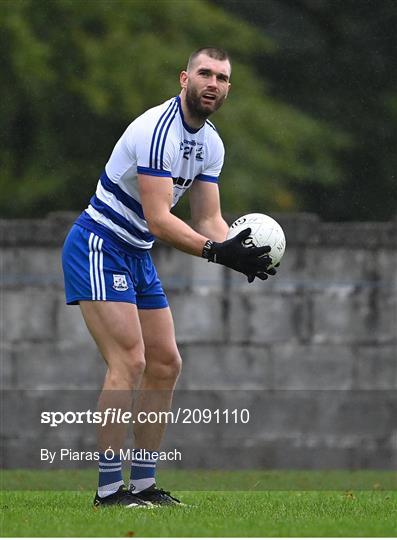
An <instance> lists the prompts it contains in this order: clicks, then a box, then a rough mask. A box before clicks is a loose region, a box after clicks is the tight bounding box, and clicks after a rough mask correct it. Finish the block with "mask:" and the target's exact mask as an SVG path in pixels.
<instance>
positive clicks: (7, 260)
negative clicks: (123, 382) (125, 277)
mask: <svg viewBox="0 0 397 540" xmlns="http://www.w3.org/2000/svg"><path fill="white" fill-rule="evenodd" d="M73 218H74V216H73V215H70V214H54V215H50V216H49V217H48V219H45V220H9V221H0V255H1V261H0V262H1V271H0V272H1V273H0V276H1V285H2V313H1V315H2V323H1V324H2V326H1V347H2V352H1V356H2V386H3V389H4V395H3V405H5V411H6V414H5V415H3V423H2V434H1V436H2V439H1V445H2V460H3V465H4V466H7V464H9V463H10V458H11V456H12V465H13V466H19V467H23V466H26V455H27V448H29V449H30V450H29V456H30V464H32V463H33V464H34V465H35V466H45V463H43V462H41V461H40V456H39V449H40V448H41V447H42V446H43V444H44V442H46V443H47V444H61V445H62V444H63V445H67V446H68V447H69V446H70V447H72V446H73V447H76V449H77V448H88V447H90V448H91V447H92V448H93V447H94V446H95V436H94V434H93V433H91V432H90V431H89V430H80V431H78V430H77V431H76V430H75V431H73V430H72V431H67V430H66V431H65V430H63V431H62V430H58V431H57V432H56V433H55V432H54V431H53V432H51V433H49V431H48V427H46V426H42V425H40V423H39V422H38V418H39V416H40V411H42V410H63V408H65V407H66V406H67V404H70V400H71V402H72V403H73V402H75V401H74V400H75V398H71V397H70V395H67V394H68V393H67V390H68V389H69V390H71V391H72V393H71V395H73V392H78V393H79V396H83V395H84V396H85V397H84V398H82V403H83V404H84V403H88V402H90V403H91V401H92V399H93V398H92V395H96V394H97V391H96V390H97V389H99V388H100V386H101V381H102V378H103V374H104V367H103V363H102V361H101V359H100V357H99V355H98V353H97V351H96V348H95V346H94V344H93V343H92V340H91V338H90V336H89V334H88V332H87V330H86V328H85V326H84V324H83V322H82V319H81V315H80V311H79V309H78V308H77V307H67V306H65V304H64V295H63V281H62V279H63V278H62V273H61V267H60V246H61V245H62V241H63V239H64V237H65V234H66V231H67V229H68V227H69V226H70V224H71V222H72V221H73ZM276 218H277V219H278V220H279V221H280V223H281V224H282V226H283V227H284V229H285V232H286V237H287V250H286V254H285V256H284V259H283V261H282V265H281V269H280V271H279V273H278V275H277V277H276V278H273V279H269V280H268V281H267V282H261V281H258V280H256V281H255V282H254V283H253V284H251V285H248V283H247V282H246V280H245V278H244V277H242V276H240V275H238V274H236V273H234V272H231V271H229V270H227V269H225V268H223V267H221V266H217V265H213V264H208V263H207V262H205V261H203V260H200V259H198V258H194V257H190V256H188V255H185V254H183V253H180V252H178V251H176V250H174V249H171V248H169V247H167V246H164V245H160V244H158V245H156V246H155V248H154V250H153V257H154V259H155V262H156V264H157V268H158V272H159V274H160V276H161V278H162V281H163V284H164V286H165V288H166V290H167V293H168V296H169V301H170V305H171V307H172V310H173V315H174V320H175V326H176V334H177V341H178V344H179V347H180V351H181V353H182V356H183V360H184V368H183V373H182V375H181V378H180V380H179V383H178V389H179V391H178V393H177V396H176V399H175V406H177V405H178V403H183V404H185V405H186V404H187V405H186V406H188V407H192V406H193V404H194V406H195V407H197V408H200V407H201V408H203V407H204V406H209V405H208V404H211V407H212V408H215V409H216V408H219V409H220V410H224V409H226V408H229V409H233V408H234V407H240V406H246V407H247V408H248V409H249V410H250V412H251V421H250V422H249V424H248V425H245V426H243V425H241V424H240V425H232V426H231V425H225V424H222V423H218V424H216V423H214V422H212V423H211V424H210V425H204V424H203V423H200V424H197V425H194V426H182V425H173V426H170V427H169V429H168V433H167V438H166V441H165V446H166V447H170V448H173V447H174V446H177V447H178V448H180V449H181V450H183V455H184V459H183V462H182V463H181V464H179V466H181V467H200V466H209V467H225V468H234V467H239V466H240V464H241V458H240V456H241V453H240V452H241V450H242V449H244V452H245V455H246V456H247V459H246V460H244V463H248V465H249V467H251V468H254V467H266V468H346V467H347V468H384V469H393V468H395V467H396V466H397V457H396V454H397V399H396V390H397V221H394V222H390V223H323V222H321V221H320V220H319V219H318V218H317V217H316V216H315V215H311V214H300V215H280V216H276ZM90 390H94V392H91V391H90ZM84 392H86V394H84ZM68 400H69V401H68ZM90 400H91V401H90ZM82 406H83V405H82ZM65 410H66V409H65ZM79 410H80V409H79ZM81 410H84V408H83V409H81ZM65 466H67V465H65ZM73 466H76V464H74V465H73Z"/></svg>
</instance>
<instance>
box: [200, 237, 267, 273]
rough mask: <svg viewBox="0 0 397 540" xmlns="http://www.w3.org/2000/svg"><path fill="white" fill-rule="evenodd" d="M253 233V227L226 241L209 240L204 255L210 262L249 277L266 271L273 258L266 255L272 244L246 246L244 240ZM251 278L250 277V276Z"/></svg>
mask: <svg viewBox="0 0 397 540" xmlns="http://www.w3.org/2000/svg"><path fill="white" fill-rule="evenodd" d="M250 234H251V229H250V228H248V229H244V231H241V232H240V233H239V234H238V235H237V236H235V237H234V238H231V239H230V240H225V242H212V241H211V240H208V241H207V242H206V243H205V246H204V249H203V253H202V256H203V257H204V258H205V259H208V261H210V262H215V263H218V264H222V265H223V266H227V267H228V268H231V269H232V270H236V271H237V272H241V273H242V274H245V275H246V276H247V277H249V276H252V275H253V276H254V278H253V279H252V280H251V281H253V280H254V279H255V276H256V275H257V274H258V273H261V274H262V273H265V272H266V271H267V268H268V266H269V265H271V264H272V259H271V258H270V257H269V256H268V255H266V253H269V251H270V249H271V248H270V246H263V247H244V246H243V244H242V242H243V241H244V240H245V239H246V238H248V236H249V235H250ZM249 279H250V277H249Z"/></svg>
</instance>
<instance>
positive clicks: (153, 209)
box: [138, 174, 209, 257]
mask: <svg viewBox="0 0 397 540" xmlns="http://www.w3.org/2000/svg"><path fill="white" fill-rule="evenodd" d="M138 184H139V192H140V195H141V204H142V207H143V212H144V214H145V219H146V221H147V223H148V226H149V230H150V232H151V233H152V234H153V235H154V236H156V237H157V238H159V239H160V240H162V241H163V242H166V243H167V244H171V245H172V246H174V247H175V248H177V249H179V250H181V251H185V252H186V253H190V254H191V255H196V256H197V257H201V254H202V251H203V247H204V244H205V242H206V241H207V240H208V238H209V237H208V236H203V235H201V234H199V233H198V232H196V231H194V230H193V229H192V228H191V227H189V225H187V224H186V223H185V222H184V221H182V220H181V219H179V218H177V217H176V216H174V215H173V214H171V212H170V210H171V204H172V197H173V184H172V178H158V177H154V176H147V175H143V174H138Z"/></svg>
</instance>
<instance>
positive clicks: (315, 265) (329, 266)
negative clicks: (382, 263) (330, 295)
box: [306, 245, 376, 291]
mask: <svg viewBox="0 0 397 540" xmlns="http://www.w3.org/2000/svg"><path fill="white" fill-rule="evenodd" d="M306 259H307V261H311V262H312V263H311V264H308V267H307V271H306V278H307V280H308V283H307V287H308V288H309V289H311V290H319V291H323V290H324V289H327V288H329V287H332V288H334V287H335V286H341V287H348V288H352V289H354V288H355V287H357V286H359V285H360V286H365V287H366V286H370V285H371V279H372V276H371V270H372V268H371V267H373V269H375V267H376V261H375V259H372V258H369V257H368V251H367V250H365V249H352V248H347V247H343V245H342V246H341V247H340V248H337V247H334V248H333V249H329V247H327V246H316V247H308V248H307V249H306Z"/></svg>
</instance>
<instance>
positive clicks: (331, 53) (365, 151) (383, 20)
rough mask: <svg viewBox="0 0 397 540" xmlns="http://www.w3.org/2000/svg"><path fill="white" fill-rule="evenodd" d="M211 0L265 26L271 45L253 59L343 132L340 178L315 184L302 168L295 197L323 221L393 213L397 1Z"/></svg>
mask: <svg viewBox="0 0 397 540" xmlns="http://www.w3.org/2000/svg"><path fill="white" fill-rule="evenodd" d="M212 1H213V2H214V3H216V4H217V5H218V6H219V5H221V6H223V7H224V8H225V9H226V10H228V11H229V12H231V13H233V14H235V16H236V17H241V18H242V19H243V20H244V21H246V22H249V23H250V24H253V25H254V27H255V28H256V29H257V30H259V31H262V32H267V33H268V32H271V35H272V38H273V39H274V43H275V45H276V46H275V52H274V53H272V54H265V55H262V56H261V57H258V58H257V61H256V67H257V70H258V72H259V74H260V75H261V76H262V77H266V79H267V80H268V81H269V83H270V84H271V92H272V95H274V96H277V99H279V100H280V99H281V100H283V101H285V102H286V103H288V104H290V105H293V106H294V107H299V109H300V110H302V111H304V112H305V113H306V114H308V115H310V116H312V117H315V118H319V119H320V118H321V119H322V120H323V121H325V122H327V123H332V125H333V126H335V128H336V129H337V130H338V131H341V132H343V133H345V134H347V135H348V137H349V141H350V144H349V146H348V147H346V148H344V149H342V148H341V151H340V152H339V153H338V156H337V162H338V166H339V171H340V177H339V178H340V182H338V183H332V182H331V183H328V184H327V185H325V184H322V185H321V184H319V183H318V182H313V181H312V180H311V179H310V178H307V177H303V176H302V179H307V180H308V181H307V182H304V183H294V184H293V186H292V187H293V190H294V193H295V195H296V197H297V198H298V199H299V200H300V201H301V204H302V206H303V207H304V208H305V209H306V210H309V211H314V212H317V213H319V214H321V215H322V217H323V218H324V219H330V220H350V219H356V220H388V219H390V218H393V216H395V215H396V212H397V182H396V168H397V157H396V156H397V154H396V151H395V148H396V146H397V115H396V102H397V92H396V87H397V63H396V27H397V2H395V1H393V0H365V1H361V2H360V1H359V2H358V1H357V0H323V1H321V2H320V1H317V2H316V1H313V0H293V1H292V0H266V2H256V1H255V0H246V1H245V2H243V1H240V0H212ZM317 144H320V141H319V142H318V143H317ZM325 144H326V145H327V146H328V143H327V142H325ZM324 166H325V169H326V171H325V174H326V172H327V169H328V165H327V163H326V161H325V162H324Z"/></svg>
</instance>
